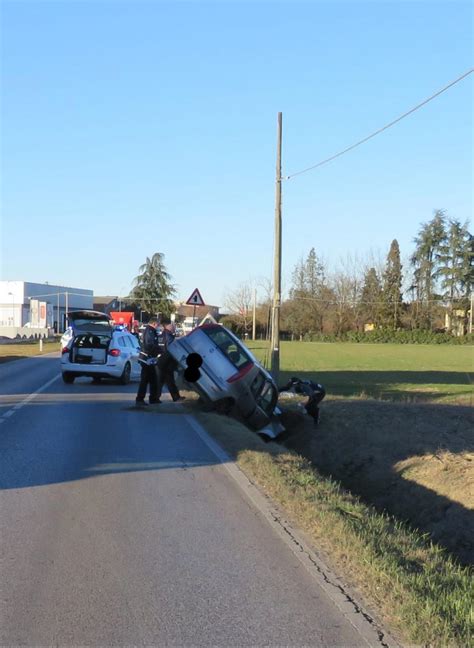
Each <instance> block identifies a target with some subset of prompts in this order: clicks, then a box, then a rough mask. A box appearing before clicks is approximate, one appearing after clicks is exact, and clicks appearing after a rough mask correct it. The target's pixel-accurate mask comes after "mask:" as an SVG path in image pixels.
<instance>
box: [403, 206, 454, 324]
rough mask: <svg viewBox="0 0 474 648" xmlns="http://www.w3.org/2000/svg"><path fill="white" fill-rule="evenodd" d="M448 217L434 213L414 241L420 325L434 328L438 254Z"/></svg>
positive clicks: (413, 263) (413, 262) (442, 242)
mask: <svg viewBox="0 0 474 648" xmlns="http://www.w3.org/2000/svg"><path fill="white" fill-rule="evenodd" d="M445 227H446V216H445V212H444V211H443V210H442V209H438V210H436V211H435V212H434V216H433V218H432V219H431V221H430V222H429V223H425V224H422V226H421V228H420V230H419V232H418V236H416V237H415V239H414V241H415V244H416V248H415V252H414V254H413V255H412V257H411V263H412V265H413V267H414V273H413V275H414V281H413V286H414V288H415V290H416V299H417V302H418V303H420V306H421V307H420V309H419V321H418V325H421V326H423V327H427V328H432V326H433V298H434V295H435V287H436V276H437V254H438V253H439V250H440V247H441V246H442V245H443V244H444V242H445V238H446V229H445Z"/></svg>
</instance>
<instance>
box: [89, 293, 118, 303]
mask: <svg viewBox="0 0 474 648" xmlns="http://www.w3.org/2000/svg"><path fill="white" fill-rule="evenodd" d="M117 299H118V296H117V295H105V296H101V295H94V304H110V302H113V301H116V300H117Z"/></svg>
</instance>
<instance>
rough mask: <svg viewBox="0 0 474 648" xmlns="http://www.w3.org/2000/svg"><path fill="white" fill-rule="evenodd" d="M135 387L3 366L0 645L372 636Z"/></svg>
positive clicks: (181, 423) (200, 445)
mask: <svg viewBox="0 0 474 648" xmlns="http://www.w3.org/2000/svg"><path fill="white" fill-rule="evenodd" d="M136 388H137V385H136V384H131V385H129V386H127V387H123V386H119V385H115V384H113V383H101V384H99V385H95V384H92V383H91V381H90V379H80V380H77V381H76V382H75V383H74V384H73V385H64V384H63V382H62V380H61V379H60V378H59V359H58V358H57V357H42V358H30V359H24V360H19V361H15V362H9V363H5V364H1V365H0V394H1V396H0V534H1V535H0V571H1V573H0V645H2V646H18V645H25V646H51V645H53V646H66V645H67V646H72V645H74V646H78V645H81V646H104V645H107V646H130V645H134V646H145V645H148V646H151V645H153V646H367V645H379V646H380V645H384V644H383V643H382V642H374V641H372V640H371V636H372V635H371V634H370V633H366V632H365V630H364V627H362V628H359V629H357V628H356V627H355V626H354V624H353V622H352V621H351V615H350V614H345V613H344V612H343V611H341V606H338V605H337V604H336V603H335V601H334V600H333V599H332V598H331V597H330V596H328V595H327V593H326V592H325V591H324V589H323V588H322V587H321V584H320V583H319V582H318V580H317V579H316V578H314V577H313V575H312V574H311V573H310V572H309V571H308V569H306V568H305V566H304V565H303V564H302V562H301V560H299V559H298V556H297V555H295V553H294V552H293V551H292V550H291V549H290V548H289V547H288V544H287V543H285V542H284V541H283V540H282V538H281V537H280V535H279V534H278V533H276V532H275V530H274V528H272V526H271V524H269V523H268V521H267V520H266V519H265V516H264V515H263V514H262V512H261V510H259V508H258V507H257V506H256V505H255V504H254V502H252V501H251V500H250V499H249V497H248V496H247V494H246V493H245V492H244V490H243V488H242V487H241V485H239V483H238V482H237V481H236V480H235V479H233V478H232V476H231V475H230V473H229V470H228V469H227V467H226V466H225V465H224V464H223V463H222V461H221V458H219V457H218V456H217V455H216V454H215V453H214V452H213V451H212V449H211V447H210V446H209V445H208V444H207V443H206V442H205V436H203V435H200V434H198V433H197V431H196V430H197V427H196V426H195V425H192V424H191V423H192V421H191V422H190V419H189V418H186V416H184V415H183V414H182V413H181V414H180V413H178V412H179V411H180V408H179V405H176V410H173V407H174V404H171V403H170V404H169V405H167V406H166V407H165V408H164V409H162V413H156V412H153V413H152V412H150V411H137V410H134V409H133V407H132V406H133V403H134V398H135V393H136ZM38 390H39V391H38ZM158 407H160V406H158ZM165 410H166V412H165V413H163V412H164V411H165ZM173 411H175V412H176V413H173ZM234 470H235V468H234Z"/></svg>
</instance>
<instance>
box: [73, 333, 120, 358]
mask: <svg viewBox="0 0 474 648" xmlns="http://www.w3.org/2000/svg"><path fill="white" fill-rule="evenodd" d="M111 340H112V335H111V334H109V333H100V334H97V333H79V335H77V336H76V337H75V338H74V340H73V343H72V346H71V362H74V363H77V364H88V365H98V364H106V363H107V352H108V349H109V345H110V341H111Z"/></svg>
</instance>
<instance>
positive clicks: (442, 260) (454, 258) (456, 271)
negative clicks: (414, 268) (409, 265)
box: [436, 219, 474, 329]
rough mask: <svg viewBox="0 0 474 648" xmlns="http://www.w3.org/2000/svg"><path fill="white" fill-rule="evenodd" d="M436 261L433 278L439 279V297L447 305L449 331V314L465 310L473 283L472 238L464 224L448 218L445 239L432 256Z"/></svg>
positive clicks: (450, 319) (450, 320)
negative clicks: (436, 267) (434, 256)
mask: <svg viewBox="0 0 474 648" xmlns="http://www.w3.org/2000/svg"><path fill="white" fill-rule="evenodd" d="M436 258H437V261H438V269H437V271H436V275H437V277H439V279H440V283H441V289H442V290H443V291H444V292H443V293H442V296H443V298H444V299H445V300H446V301H447V302H448V308H449V314H450V317H449V328H450V329H451V326H452V320H453V311H454V310H456V309H464V310H467V307H468V306H467V302H468V299H469V296H470V293H471V290H472V286H473V283H474V277H473V275H474V265H473V237H472V234H470V233H469V231H468V229H467V223H465V224H464V225H461V223H460V222H459V221H458V220H455V219H450V221H449V226H448V229H447V231H446V236H445V239H444V241H443V242H442V244H441V245H440V246H439V251H438V253H437V255H436Z"/></svg>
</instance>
